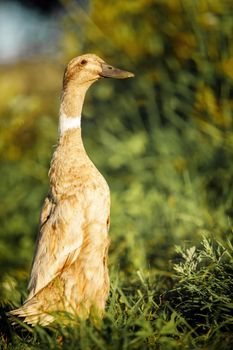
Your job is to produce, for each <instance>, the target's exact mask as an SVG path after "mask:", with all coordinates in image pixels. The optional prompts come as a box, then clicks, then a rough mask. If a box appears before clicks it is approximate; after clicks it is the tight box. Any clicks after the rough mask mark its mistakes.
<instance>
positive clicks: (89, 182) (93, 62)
mask: <svg viewBox="0 0 233 350" xmlns="http://www.w3.org/2000/svg"><path fill="white" fill-rule="evenodd" d="M133 76H134V74H133V73H131V72H128V71H125V70H122V69H119V68H115V67H113V66H111V65H109V64H108V63H106V62H105V61H104V60H103V59H101V58H100V57H98V56H97V55H95V54H84V55H81V56H78V57H75V58H73V59H72V60H71V61H70V62H69V63H68V65H67V66H66V68H65V71H64V76H63V88H62V93H61V104H60V112H59V138H58V144H57V146H56V149H55V152H54V154H53V156H52V160H51V164H50V169H49V173H48V174H49V184H50V185H49V191H48V195H47V197H46V198H45V200H44V204H43V207H42V210H41V214H40V223H39V230H38V237H37V241H36V248H35V253H34V258H33V262H32V268H31V273H30V278H29V283H28V292H29V293H28V296H27V298H26V300H25V302H24V303H23V305H22V306H21V307H19V308H18V309H15V310H12V311H11V312H10V315H11V317H12V316H13V317H14V318H15V317H16V318H20V319H21V320H23V322H25V323H27V324H29V325H32V326H35V325H37V324H39V325H42V326H46V325H48V324H50V323H52V322H54V321H55V319H56V316H55V314H56V313H57V312H59V311H61V312H63V311H64V312H68V313H71V314H72V315H76V316H78V318H80V319H87V318H88V317H90V315H91V314H92V313H95V315H97V317H100V318H101V317H103V315H104V311H105V305H106V301H107V298H108V295H109V272H108V248H109V244H110V239H109V234H108V232H109V225H110V190H109V186H108V184H107V182H106V180H105V179H104V177H103V176H102V175H101V173H100V172H99V171H98V170H97V168H96V167H95V165H94V164H93V162H92V161H91V160H90V158H89V156H88V155H87V153H86V151H85V148H84V144H83V141H82V133H81V117H82V108H83V103H84V98H85V95H86V92H87V90H88V89H89V87H90V86H91V85H92V84H93V83H94V82H97V81H99V80H102V79H104V78H116V79H126V78H131V77H133Z"/></svg>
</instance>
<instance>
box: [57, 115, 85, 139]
mask: <svg viewBox="0 0 233 350" xmlns="http://www.w3.org/2000/svg"><path fill="white" fill-rule="evenodd" d="M77 128H81V116H76V117H67V116H66V115H65V114H60V120H59V132H60V135H63V134H64V133H65V132H66V131H67V130H70V129H77Z"/></svg>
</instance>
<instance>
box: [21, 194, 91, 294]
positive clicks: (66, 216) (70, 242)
mask: <svg viewBox="0 0 233 350" xmlns="http://www.w3.org/2000/svg"><path fill="white" fill-rule="evenodd" d="M84 204H85V199H84V198H83V194H82V193H79V195H75V196H69V197H66V198H64V199H62V200H61V201H59V203H54V202H53V200H52V198H51V197H47V198H46V200H45V203H44V206H43V209H42V212H41V222H40V231H39V235H38V239H37V244H36V251H35V255H34V259H33V264H32V270H31V275H30V280H29V284H28V290H29V296H28V299H30V298H32V297H33V296H34V295H35V294H37V293H38V292H39V291H40V290H41V289H43V288H44V287H45V286H46V285H47V284H48V283H49V282H51V281H52V280H53V279H54V278H56V276H58V274H59V273H61V272H62V270H64V269H65V268H67V267H68V266H70V265H71V264H72V263H73V262H74V261H75V260H76V259H77V257H78V255H79V253H80V249H81V246H82V242H83V227H84ZM28 299H27V300H28Z"/></svg>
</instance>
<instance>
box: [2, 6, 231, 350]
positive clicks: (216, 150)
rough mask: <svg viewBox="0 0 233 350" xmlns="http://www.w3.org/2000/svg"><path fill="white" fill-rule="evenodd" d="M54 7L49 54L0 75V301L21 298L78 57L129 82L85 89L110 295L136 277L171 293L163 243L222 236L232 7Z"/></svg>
mask: <svg viewBox="0 0 233 350" xmlns="http://www.w3.org/2000/svg"><path fill="white" fill-rule="evenodd" d="M61 2H62V4H63V6H64V8H65V13H66V15H65V17H64V18H63V20H62V23H61V26H62V34H61V43H60V56H59V58H58V59H57V58H55V59H53V60H51V59H49V58H38V59H37V60H35V61H34V62H31V61H30V62H21V63H18V64H15V65H13V66H12V65H9V66H4V67H0V91H1V94H0V123H1V130H0V133H1V135H0V152H1V187H0V194H1V199H2V200H1V204H0V216H1V227H0V230H1V232H0V237H1V238H0V269H1V270H0V272H1V281H2V288H1V292H0V293H1V296H2V298H3V300H10V301H11V302H12V303H14V304H18V303H19V302H20V297H21V296H20V293H22V295H24V294H25V290H26V288H25V287H26V281H27V277H28V272H29V268H30V263H31V259H32V254H33V249H34V248H33V247H34V242H35V237H36V233H37V223H38V217H39V211H40V207H41V203H42V201H43V198H44V196H45V193H46V192H47V190H48V180H47V171H48V168H49V161H50V158H51V154H52V152H53V149H54V148H53V147H54V145H55V144H56V139H57V123H58V109H59V99H58V96H59V91H60V90H59V89H60V87H61V79H62V72H63V68H64V62H67V61H68V60H69V59H70V58H72V57H74V56H77V55H78V54H81V53H84V52H93V53H96V54H98V55H100V56H101V57H103V58H104V59H105V60H106V61H108V62H109V63H111V64H113V65H115V66H119V67H122V68H125V69H127V70H131V71H133V72H134V73H135V74H136V76H135V78H134V79H132V80H127V81H113V80H106V81H101V82H99V83H97V84H96V86H94V87H92V88H91V91H90V92H89V93H88V95H87V98H86V103H85V107H84V111H83V121H82V125H83V138H84V143H85V146H86V149H87V151H88V154H89V155H90V157H91V158H92V159H93V161H94V163H95V164H96V166H97V167H98V168H99V169H100V171H101V173H102V174H103V175H104V176H105V177H106V179H107V181H108V183H109V185H110V188H111V197H112V211H111V231H110V235H111V239H112V245H111V250H110V268H111V271H112V272H111V273H112V279H113V280H115V278H116V272H115V271H116V270H117V271H118V270H119V273H118V274H119V288H121V286H122V285H124V284H126V283H128V284H129V283H131V284H132V285H133V280H134V278H135V275H136V271H137V270H140V271H141V270H143V271H146V273H150V276H154V277H152V278H154V279H155V280H156V281H157V282H158V281H159V278H164V280H163V281H164V284H162V286H161V288H160V289H158V290H159V292H163V291H164V290H166V289H169V288H171V289H172V286H171V283H172V282H171V281H170V279H169V278H167V277H166V276H169V274H170V273H171V272H170V271H171V259H172V258H173V257H176V252H175V248H174V247H175V245H180V244H182V243H183V242H184V241H185V242H187V244H189V242H191V245H196V244H197V245H198V243H199V241H200V238H201V236H202V235H203V233H204V234H205V235H207V236H208V235H209V236H213V237H215V238H217V239H218V240H219V242H222V243H224V241H225V240H226V238H228V239H230V238H231V233H232V214H233V210H232V200H233V180H232V179H233V165H232V161H231V159H232V157H233V122H232V107H233V102H232V96H233V44H232V42H233V41H232V39H233V3H232V2H231V1H227V0H222V1H217V0H212V1H210V0H200V1H194V0H193V1H192V0H182V1H180V0H163V1H161V0H137V1H130V0H127V1H124V2H120V1H119V2H113V1H108V2H104V1H103V0H93V1H91V2H90V4H89V7H88V8H87V7H85V8H84V7H82V6H81V5H77V3H76V2H75V1H68V0H62V1H61ZM155 276H156V277H155ZM165 277H166V278H165ZM129 281H130V282H129ZM157 282H156V283H157ZM158 283H159V282H158ZM139 289H140V288H139ZM22 291H23V292H22ZM130 293H132V289H131V290H130ZM157 293H158V291H157ZM157 296H158V294H157ZM110 303H111V301H110ZM176 306H177V305H175V307H176ZM178 309H179V308H178ZM178 311H179V310H175V311H174V312H178ZM175 315H176V314H173V316H172V317H174V319H175V318H176V319H177V317H176V316H175ZM164 317H165V316H164ZM183 317H185V315H183ZM165 319H166V317H165ZM174 319H173V320H174ZM122 322H123V321H122ZM158 322H162V321H161V320H160V321H158ZM164 322H165V321H164ZM171 322H172V318H171ZM181 322H183V321H181ZM146 324H148V322H147V323H146ZM148 327H149V326H148ZM164 327H165V326H164ZM166 327H169V324H167V326H166ZM173 328H174V327H173ZM173 330H174V329H173ZM148 332H149V333H148V334H150V336H152V335H151V333H150V331H148ZM164 332H165V330H164ZM169 332H170V331H169ZM145 334H146V333H145ZM211 336H212V335H211ZM173 340H174V339H173ZM185 341H186V340H185ZM189 342H190V339H189V337H188V336H187V343H185V344H186V346H187V344H189ZM139 343H140V342H139ZM135 344H136V345H135V347H133V346H132V347H131V348H137V347H136V346H137V344H138V343H137V342H136V343H135ZM174 344H175V345H174V347H173V345H171V343H170V345H168V344H167V343H166V342H165V343H162V346H163V349H173V348H174V349H175V348H177V347H176V346H178V345H177V343H176V341H175V340H174ZM169 346H170V347H169ZM190 346H191V345H190ZM192 346H194V345H192ZM217 347H218V346H217V345H216V348H217ZM84 348H85V347H84V346H83V349H84ZM87 348H88V347H87ZM99 348H101V346H100V347H99ZM181 348H183V349H184V348H185V347H184V344H183V345H181ZM188 348H191V347H188ZM192 348H193V347H192ZM194 348H195V347H194Z"/></svg>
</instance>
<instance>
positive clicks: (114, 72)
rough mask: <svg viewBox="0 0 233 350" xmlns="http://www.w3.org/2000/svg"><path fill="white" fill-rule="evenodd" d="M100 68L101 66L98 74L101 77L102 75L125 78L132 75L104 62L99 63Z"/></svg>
mask: <svg viewBox="0 0 233 350" xmlns="http://www.w3.org/2000/svg"><path fill="white" fill-rule="evenodd" d="M101 68H102V71H101V72H100V73H99V74H100V76H101V77H104V78H116V79H126V78H132V77H134V74H133V73H130V72H127V71H125V70H122V69H118V68H115V67H113V66H110V65H109V64H107V63H105V62H103V63H101Z"/></svg>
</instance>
